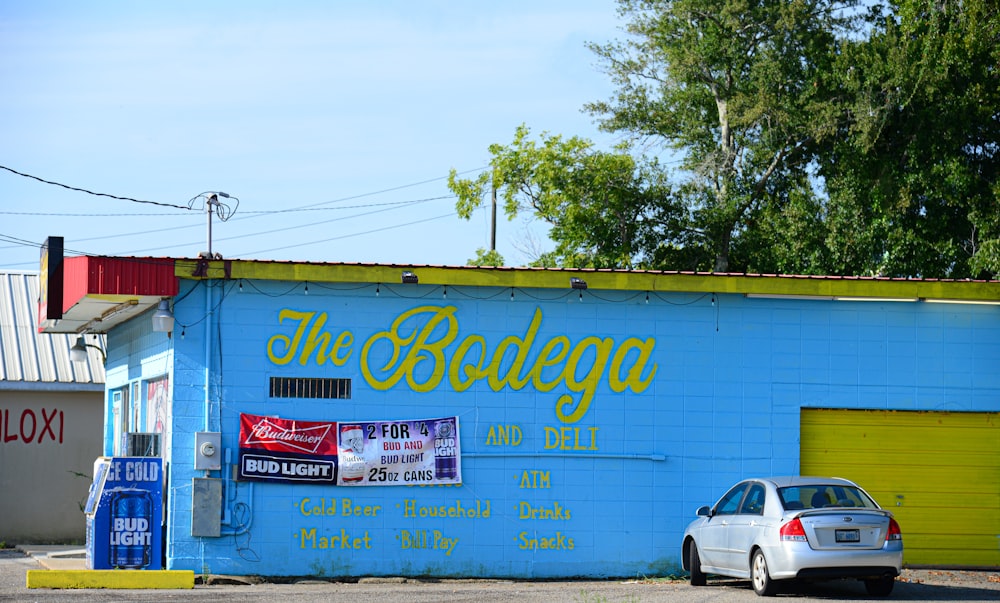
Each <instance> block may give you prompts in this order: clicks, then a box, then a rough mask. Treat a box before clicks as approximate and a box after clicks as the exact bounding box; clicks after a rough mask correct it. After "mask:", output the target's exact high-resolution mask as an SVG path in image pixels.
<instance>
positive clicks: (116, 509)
mask: <svg viewBox="0 0 1000 603" xmlns="http://www.w3.org/2000/svg"><path fill="white" fill-rule="evenodd" d="M112 492H113V494H112V499H111V534H110V538H111V546H110V547H108V555H109V559H108V563H109V564H110V565H111V567H113V568H124V569H140V568H143V567H146V566H148V565H149V562H150V560H151V559H152V552H153V527H154V526H153V525H152V523H153V522H152V519H153V500H152V498H150V495H149V492H147V491H146V490H140V489H137V488H117V489H115V490H113V491H112Z"/></svg>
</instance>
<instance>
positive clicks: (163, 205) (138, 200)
mask: <svg viewBox="0 0 1000 603" xmlns="http://www.w3.org/2000/svg"><path fill="white" fill-rule="evenodd" d="M0 169H4V170H7V171H8V172H10V173H12V174H17V175H18V176H23V177H24V178H31V179H32V180H37V181H39V182H44V183H45V184H51V185H53V186H61V187H62V188H65V189H67V190H71V191H77V192H80V193H87V194H88V195H94V196H95V197H108V198H109V199H118V200H120V201H131V202H132V203H148V204H150V205H159V206H161V207H174V208H176V209H186V210H189V211H190V210H191V209H192V208H190V207H185V206H183V205H174V204H173V203H160V202H159V201H143V200H142V199H133V198H132V197H119V196H118V195H109V194H107V193H95V192H94V191H89V190H87V189H85V188H79V187H76V186H69V185H68V184H61V183H59V182H53V181H51V180H45V179H44V178H39V177H38V176H32V175H31V174H22V173H21V172H19V171H17V170H13V169H11V168H9V167H7V166H5V165H0Z"/></svg>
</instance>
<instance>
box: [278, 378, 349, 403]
mask: <svg viewBox="0 0 1000 603" xmlns="http://www.w3.org/2000/svg"><path fill="white" fill-rule="evenodd" d="M271 397H272V398H326V399H340V400H347V399H349V398H350V397H351V380H350V379H325V378H314V377H271Z"/></svg>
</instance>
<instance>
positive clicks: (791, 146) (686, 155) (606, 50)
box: [587, 0, 855, 272]
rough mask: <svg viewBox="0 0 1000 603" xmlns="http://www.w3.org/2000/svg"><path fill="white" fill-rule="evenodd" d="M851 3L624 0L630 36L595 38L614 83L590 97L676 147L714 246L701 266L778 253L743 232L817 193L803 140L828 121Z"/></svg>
mask: <svg viewBox="0 0 1000 603" xmlns="http://www.w3.org/2000/svg"><path fill="white" fill-rule="evenodd" d="M854 4H855V3H854V2H853V1H847V2H831V1H824V0H620V2H619V14H620V15H621V16H622V17H624V18H626V19H627V20H628V22H627V25H626V27H625V30H626V31H627V32H628V33H629V34H630V37H629V38H628V39H627V40H626V41H624V42H616V43H612V44H607V45H604V46H593V47H592V49H593V50H594V51H595V52H596V53H597V54H598V55H599V56H600V57H601V58H602V59H603V61H604V65H605V68H606V70H607V72H608V74H609V75H610V76H611V78H612V80H613V81H614V83H615V84H616V86H617V93H616V94H615V96H614V98H612V99H611V100H609V101H605V102H596V103H592V104H590V105H588V106H587V108H588V110H590V111H591V112H592V113H593V114H594V115H595V116H598V117H599V118H600V119H601V122H600V123H601V127H602V128H603V129H605V130H607V131H609V132H618V133H623V134H626V135H629V136H631V137H634V138H636V139H641V140H645V141H647V142H650V141H651V142H652V143H654V144H663V145H664V146H666V147H668V148H670V149H672V150H673V151H674V152H676V153H678V154H680V156H681V157H682V168H683V171H684V173H685V175H686V176H687V179H688V180H687V183H686V185H685V186H684V188H683V192H684V202H685V205H686V206H687V207H688V208H690V210H691V212H692V216H693V222H694V224H695V225H697V227H698V230H699V232H700V244H699V245H698V247H699V248H701V249H704V250H706V251H708V252H709V253H710V256H709V257H704V258H700V260H699V267H700V268H704V269H713V270H715V271H720V272H725V271H729V270H740V271H743V270H747V269H754V268H757V269H759V268H760V266H761V265H773V264H776V263H780V262H779V261H778V260H777V259H775V258H774V257H773V255H772V254H771V252H770V249H771V247H772V244H780V243H781V242H782V239H778V240H767V239H765V238H762V237H761V236H760V234H761V233H759V232H758V233H756V234H757V236H756V237H754V238H753V241H754V245H750V240H749V239H748V240H746V241H742V242H741V241H740V239H741V238H745V237H746V235H747V233H748V232H749V231H750V230H751V229H752V228H753V227H754V225H755V224H756V223H757V222H758V221H759V219H760V218H761V217H762V216H763V217H770V218H774V217H776V216H777V215H778V213H780V209H781V208H782V207H784V206H785V205H787V204H788V203H790V202H792V200H793V199H796V200H798V201H801V200H803V198H804V197H808V196H810V195H812V194H813V193H812V190H811V186H810V184H809V183H810V181H809V178H808V172H807V169H808V167H809V164H810V160H811V157H812V156H811V153H810V149H811V147H812V146H813V145H814V144H815V143H816V142H817V141H819V140H822V139H823V138H825V137H826V136H829V135H831V134H832V133H834V132H835V131H836V123H837V119H836V118H837V112H836V109H835V106H834V104H833V103H831V96H830V92H829V88H828V87H827V86H826V79H827V78H826V75H827V74H829V73H830V71H831V65H832V62H833V60H834V56H835V52H834V50H835V48H836V35H837V32H838V31H841V30H844V28H846V27H847V26H848V25H849V24H850V23H851V21H850V20H849V19H848V18H847V17H846V16H845V12H844V9H846V8H849V7H850V6H852V5H854ZM845 31H846V30H845ZM765 214H766V216H765ZM778 234H779V235H780V233H778ZM736 249H739V250H740V255H738V256H737V255H734V253H733V252H734V250H736ZM783 256H784V259H785V260H786V261H787V260H788V259H789V258H792V257H794V254H792V253H784V254H783ZM794 268H795V269H797V270H798V271H802V270H803V269H808V268H809V266H808V263H807V262H805V261H804V260H803V261H799V262H798V264H797V265H796V266H794Z"/></svg>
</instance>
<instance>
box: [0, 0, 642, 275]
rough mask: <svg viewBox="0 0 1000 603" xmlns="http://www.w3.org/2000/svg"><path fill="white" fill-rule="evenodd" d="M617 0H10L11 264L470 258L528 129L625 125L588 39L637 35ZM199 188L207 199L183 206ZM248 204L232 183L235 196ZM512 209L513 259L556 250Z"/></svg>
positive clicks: (3, 195) (4, 250)
mask: <svg viewBox="0 0 1000 603" xmlns="http://www.w3.org/2000/svg"><path fill="white" fill-rule="evenodd" d="M619 27H620V21H619V20H618V17H617V13H616V5H615V2H614V1H613V0H545V1H541V2H539V1H523V2H522V1H519V0H518V1H510V0H508V1H506V2H490V3H488V2H479V1H459V0H455V1H452V2H443V1H441V2H434V1H426V2H424V1H419V0H411V1H381V2H362V1H337V2H333V1H331V2H298V1H289V2H280V3H279V2H255V1H246V0H243V1H240V2H222V1H220V2H187V1H180V2H176V1H172V2H111V1H101V2H70V1H64V2H50V1H44V0H42V1H36V0H3V2H0V56H2V57H3V61H0V87H2V89H3V93H2V94H0V165H2V166H6V167H8V168H11V169H13V170H16V171H18V172H21V173H24V174H30V175H32V176H37V177H39V178H42V179H45V180H50V181H54V182H58V183H61V184H65V185H68V186H72V187H77V188H82V189H86V190H89V191H93V192H98V193H105V194H108V195H115V196H119V197H129V198H133V199H139V200H145V201H153V202H156V203H163V204H167V205H173V206H179V208H176V207H163V206H159V205H151V204H140V203H134V202H130V201H123V200H116V199H112V198H109V197H103V196H95V195H90V194H86V193H82V192H77V191H72V190H67V189H64V188H61V187H58V186H53V185H50V184H44V183H41V182H38V181H36V180H33V179H30V178H25V177H22V176H18V175H15V174H13V173H11V172H9V171H6V170H0V269H4V270H37V268H38V249H37V247H36V246H37V245H38V244H40V243H41V242H42V241H44V239H45V237H47V236H50V235H56V236H63V237H64V238H65V245H66V248H67V250H69V251H71V252H82V253H90V254H109V255H138V256H155V257H163V256H170V257H192V256H195V255H197V254H198V252H200V251H203V250H205V249H207V232H206V231H207V217H206V214H205V212H204V211H203V209H202V208H203V203H202V198H199V197H198V195H200V194H201V193H203V192H205V191H224V192H226V193H229V194H230V195H232V196H234V197H237V198H238V199H239V204H238V207H235V212H234V213H233V214H232V216H231V217H230V218H229V219H228V220H227V221H225V222H223V221H220V220H219V219H218V217H216V218H213V221H212V248H213V251H215V252H218V253H221V254H222V255H223V256H225V257H229V258H255V259H275V260H302V261H329V262H376V263H414V264H445V265H461V264H464V263H465V262H466V260H467V259H469V258H471V257H473V256H474V255H475V250H476V249H477V248H479V247H484V248H485V247H488V246H489V212H488V211H480V212H478V213H477V214H476V215H475V216H473V218H472V220H470V221H464V220H460V219H459V218H458V217H457V216H456V215H455V212H454V199H453V198H452V197H451V195H450V193H449V191H448V189H447V186H446V177H447V175H448V171H449V170H450V169H452V168H454V169H456V170H458V171H459V172H464V173H466V174H467V175H468V176H469V177H472V176H474V175H475V174H476V173H477V172H478V171H479V170H481V169H482V168H484V167H485V166H486V165H487V164H488V162H489V153H488V150H487V147H488V146H489V145H490V144H492V143H501V144H506V143H509V142H510V141H511V140H512V138H513V135H514V129H515V128H516V127H517V126H518V125H519V124H521V123H525V124H527V125H528V126H529V127H530V128H531V129H532V132H533V133H534V134H535V135H536V137H537V136H538V135H540V134H541V133H542V132H549V133H552V134H562V135H565V136H573V135H576V136H582V137H584V138H588V139H591V140H594V141H595V142H597V143H598V144H599V145H600V146H602V147H607V146H608V145H609V144H610V139H609V138H608V136H607V135H605V134H602V133H600V132H598V131H597V128H596V126H595V124H594V120H593V118H592V117H591V116H590V115H588V114H586V113H583V112H582V107H583V105H584V104H585V103H587V102H590V101H596V100H603V99H606V98H609V97H610V96H611V93H612V91H613V86H612V83H611V81H610V79H609V78H608V77H607V76H606V75H605V74H603V73H602V72H601V70H600V68H599V66H598V65H597V61H596V57H595V55H594V54H593V53H592V52H590V51H589V50H588V49H587V48H586V47H585V44H586V43H587V42H607V41H610V40H613V39H616V38H617V39H620V38H622V37H623V34H622V32H621V31H620V29H619ZM192 199H194V204H193V207H194V209H191V210H189V209H187V208H188V205H189V202H190V201H191V200H192ZM230 205H231V206H235V205H236V204H235V202H230ZM550 247H551V244H550V243H548V242H547V240H546V239H545V228H544V226H543V225H540V224H530V223H525V222H523V221H520V220H516V221H514V222H508V221H507V220H506V219H505V218H503V217H502V216H501V218H500V223H499V225H498V233H497V248H498V251H500V253H502V254H503V255H504V257H505V259H506V261H507V264H509V265H523V264H525V263H527V262H529V261H530V260H531V259H532V256H533V253H534V252H537V251H540V250H546V249H549V248H550Z"/></svg>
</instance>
